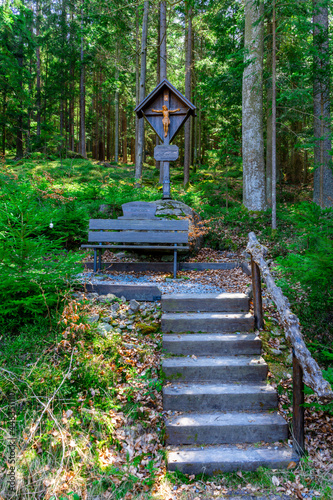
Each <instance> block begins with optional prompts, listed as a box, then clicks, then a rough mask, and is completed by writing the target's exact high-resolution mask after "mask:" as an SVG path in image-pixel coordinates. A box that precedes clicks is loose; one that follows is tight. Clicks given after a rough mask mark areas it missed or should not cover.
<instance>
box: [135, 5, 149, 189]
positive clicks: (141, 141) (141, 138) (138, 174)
mask: <svg viewBox="0 0 333 500" xmlns="http://www.w3.org/2000/svg"><path fill="white" fill-rule="evenodd" d="M148 11H149V1H147V0H146V1H145V2H144V6H143V21H142V37H141V71H140V86H139V102H141V101H143V99H144V98H145V93H146V69H147V36H148ZM144 146H145V124H144V119H143V118H141V119H140V120H139V134H138V152H137V157H136V159H135V179H136V180H137V183H138V184H141V178H142V165H143V151H144Z"/></svg>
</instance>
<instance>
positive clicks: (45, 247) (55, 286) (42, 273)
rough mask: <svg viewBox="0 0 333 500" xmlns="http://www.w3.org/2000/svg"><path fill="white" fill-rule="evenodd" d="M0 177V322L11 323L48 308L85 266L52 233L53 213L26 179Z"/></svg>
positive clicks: (35, 314)
mask: <svg viewBox="0 0 333 500" xmlns="http://www.w3.org/2000/svg"><path fill="white" fill-rule="evenodd" d="M6 180H7V183H6V184H5V182H4V180H3V182H2V192H3V195H2V207H1V209H0V300H1V303H2V315H1V319H0V324H2V325H3V324H4V323H6V324H9V325H10V327H11V328H13V327H16V326H17V325H19V324H20V323H22V322H26V321H28V320H29V319H33V318H36V317H38V316H40V315H45V314H47V313H48V314H50V309H52V308H54V307H55V306H56V305H57V304H58V302H59V300H61V298H62V297H63V294H64V292H65V291H66V290H67V289H68V288H69V287H70V284H71V281H72V276H73V275H74V274H76V273H78V272H79V271H80V269H81V266H80V265H79V264H78V263H77V257H76V256H75V255H72V254H69V253H67V252H66V251H64V249H63V248H62V245H61V243H62V240H61V239H58V240H51V239H49V237H48V235H47V232H48V225H49V224H50V213H49V211H48V210H45V211H43V210H41V207H40V205H39V203H38V201H37V200H36V199H35V198H34V196H33V193H32V192H31V188H30V186H29V185H27V184H23V183H15V182H13V181H12V182H10V180H9V179H8V178H7V179H6Z"/></svg>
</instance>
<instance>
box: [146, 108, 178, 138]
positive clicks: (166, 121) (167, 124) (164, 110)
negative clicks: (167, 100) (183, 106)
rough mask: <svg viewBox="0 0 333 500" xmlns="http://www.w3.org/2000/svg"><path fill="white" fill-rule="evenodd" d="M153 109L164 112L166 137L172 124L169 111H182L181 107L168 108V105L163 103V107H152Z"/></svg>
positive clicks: (163, 120)
mask: <svg viewBox="0 0 333 500" xmlns="http://www.w3.org/2000/svg"><path fill="white" fill-rule="evenodd" d="M152 111H154V113H162V114H163V118H162V123H163V128H164V137H166V136H167V135H168V130H169V125H170V118H169V113H176V111H180V108H177V109H168V108H167V106H166V105H165V104H163V106H162V109H152Z"/></svg>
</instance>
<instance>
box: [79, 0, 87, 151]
mask: <svg viewBox="0 0 333 500" xmlns="http://www.w3.org/2000/svg"><path fill="white" fill-rule="evenodd" d="M80 63H81V66H80V140H79V145H80V150H79V152H80V154H81V155H82V156H84V157H86V156H87V152H86V88H85V71H84V69H85V68H84V48H83V3H82V4H81V48H80Z"/></svg>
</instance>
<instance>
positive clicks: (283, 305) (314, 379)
mask: <svg viewBox="0 0 333 500" xmlns="http://www.w3.org/2000/svg"><path fill="white" fill-rule="evenodd" d="M246 251H247V252H248V253H249V254H251V256H252V259H253V261H254V262H255V263H256V264H257V265H258V267H259V269H260V271H261V274H262V277H263V280H264V282H265V283H266V286H267V291H268V292H269V293H270V295H271V297H272V300H273V302H274V303H275V305H276V307H277V310H278V312H279V315H280V319H281V323H282V325H283V327H284V331H285V334H286V337H287V339H288V340H289V341H290V342H291V344H292V347H293V353H294V356H295V357H296V359H297V361H298V362H299V364H300V366H301V368H302V370H303V381H304V384H305V385H307V386H308V387H310V388H311V389H313V391H314V392H315V393H316V395H317V396H318V398H319V399H320V400H321V401H332V400H333V392H332V388H331V386H330V384H329V383H328V382H327V380H325V379H324V377H323V374H322V371H321V369H320V368H319V366H318V364H317V362H316V361H315V360H314V359H313V357H312V356H311V353H310V351H309V349H308V348H307V347H306V345H305V343H304V340H303V335H302V333H301V330H300V322H299V319H298V317H297V316H296V315H295V314H293V313H292V311H291V310H290V304H289V301H288V299H287V298H286V297H285V296H284V295H283V293H282V290H281V288H279V287H278V286H277V285H276V284H275V281H274V279H273V277H272V275H271V273H270V271H269V269H268V266H267V264H266V262H265V259H264V255H265V253H266V249H265V248H264V247H263V246H262V245H261V244H260V243H259V241H258V240H257V238H256V235H255V234H254V233H253V232H251V233H249V242H248V244H247V247H246Z"/></svg>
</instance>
